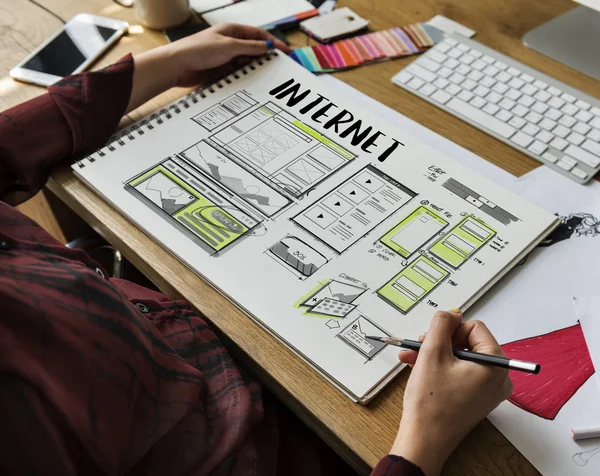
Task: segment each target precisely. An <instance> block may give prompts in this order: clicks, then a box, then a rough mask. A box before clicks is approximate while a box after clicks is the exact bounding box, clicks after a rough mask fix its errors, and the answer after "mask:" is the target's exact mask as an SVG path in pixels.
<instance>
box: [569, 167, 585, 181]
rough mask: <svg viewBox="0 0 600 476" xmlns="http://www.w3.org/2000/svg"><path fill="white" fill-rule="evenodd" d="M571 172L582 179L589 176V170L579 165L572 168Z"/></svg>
mask: <svg viewBox="0 0 600 476" xmlns="http://www.w3.org/2000/svg"><path fill="white" fill-rule="evenodd" d="M571 173H572V174H573V175H575V177H579V178H580V179H581V180H585V179H586V178H587V176H588V174H587V172H586V171H585V170H582V169H580V168H579V167H575V168H574V169H573V170H571Z"/></svg>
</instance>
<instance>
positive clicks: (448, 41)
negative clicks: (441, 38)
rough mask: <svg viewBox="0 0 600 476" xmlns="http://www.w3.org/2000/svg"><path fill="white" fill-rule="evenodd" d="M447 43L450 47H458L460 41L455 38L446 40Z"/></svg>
mask: <svg viewBox="0 0 600 476" xmlns="http://www.w3.org/2000/svg"><path fill="white" fill-rule="evenodd" d="M445 41H446V43H448V44H449V45H452V46H454V45H458V41H456V40H455V39H454V38H446V40H445Z"/></svg>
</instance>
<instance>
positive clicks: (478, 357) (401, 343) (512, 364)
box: [365, 336, 541, 374]
mask: <svg viewBox="0 0 600 476" xmlns="http://www.w3.org/2000/svg"><path fill="white" fill-rule="evenodd" d="M365 337H366V338H367V339H371V340H375V341H378V342H383V343H385V344H389V345H395V346H397V347H403V348H405V349H410V350H416V351H418V350H419V349H420V348H421V345H422V344H421V342H418V341H416V340H410V339H398V338H396V337H376V336H365ZM453 352H454V355H455V356H456V358H457V359H461V360H468V361H470V362H476V363H478V364H482V365H491V366H494V367H502V368H505V369H510V370H518V371H520V372H528V373H530V374H539V373H540V370H541V366H540V364H536V363H533V362H525V361H524V360H517V359H508V358H506V357H497V356H495V355H489V354H480V353H478V352H469V351H468V350H458V349H454V351H453Z"/></svg>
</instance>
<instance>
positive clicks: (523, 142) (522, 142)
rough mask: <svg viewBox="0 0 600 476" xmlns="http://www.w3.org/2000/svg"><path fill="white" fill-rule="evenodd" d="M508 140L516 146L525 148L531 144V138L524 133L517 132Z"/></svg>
mask: <svg viewBox="0 0 600 476" xmlns="http://www.w3.org/2000/svg"><path fill="white" fill-rule="evenodd" d="M510 140H511V141H512V142H514V143H515V144H517V145H518V146H520V147H523V148H526V147H527V146H528V145H529V144H531V143H532V142H533V137H531V136H530V135H529V134H525V133H524V132H521V131H518V132H517V133H516V134H515V135H514V136H512V137H511V138H510Z"/></svg>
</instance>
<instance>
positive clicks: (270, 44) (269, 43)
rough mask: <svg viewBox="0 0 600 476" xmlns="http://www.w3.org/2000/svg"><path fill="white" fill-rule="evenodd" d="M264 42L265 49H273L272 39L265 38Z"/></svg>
mask: <svg viewBox="0 0 600 476" xmlns="http://www.w3.org/2000/svg"><path fill="white" fill-rule="evenodd" d="M265 43H266V45H267V49H268V50H272V49H273V41H272V40H266V41H265Z"/></svg>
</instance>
